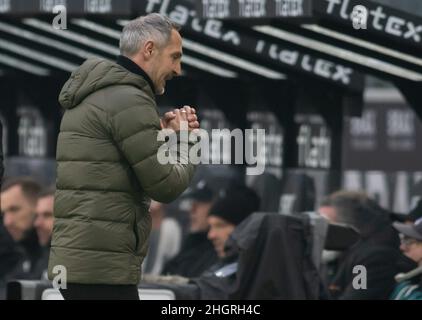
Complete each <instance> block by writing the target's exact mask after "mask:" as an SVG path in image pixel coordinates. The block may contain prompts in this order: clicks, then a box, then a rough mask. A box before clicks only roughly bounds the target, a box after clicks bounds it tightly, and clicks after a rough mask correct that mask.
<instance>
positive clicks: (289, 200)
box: [278, 194, 297, 214]
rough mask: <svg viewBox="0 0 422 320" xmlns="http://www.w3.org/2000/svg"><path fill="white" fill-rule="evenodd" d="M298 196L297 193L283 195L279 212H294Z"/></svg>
mask: <svg viewBox="0 0 422 320" xmlns="http://www.w3.org/2000/svg"><path fill="white" fill-rule="evenodd" d="M296 198H297V196H296V195H295V194H283V195H281V197H280V204H279V209H278V212H281V213H282V214H292V213H293V209H294V204H295V202H296Z"/></svg>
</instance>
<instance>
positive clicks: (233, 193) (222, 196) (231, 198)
mask: <svg viewBox="0 0 422 320" xmlns="http://www.w3.org/2000/svg"><path fill="white" fill-rule="evenodd" d="M259 206H260V199H259V197H258V195H257V194H256V193H255V191H253V190H252V189H250V188H248V187H246V186H239V185H232V186H230V187H228V188H227V189H225V190H222V191H221V192H220V193H219V195H218V196H217V199H216V200H215V202H214V204H213V206H212V207H211V209H210V212H209V214H208V223H209V225H210V229H209V231H208V239H209V240H210V241H211V242H212V243H213V245H214V249H215V251H216V252H217V255H218V257H219V258H224V256H225V252H224V245H225V243H226V241H227V239H228V238H229V237H230V235H231V234H232V233H233V231H234V229H235V228H236V226H237V225H239V224H240V223H241V222H242V221H243V220H244V219H246V218H247V217H248V216H249V215H251V214H252V213H253V212H255V211H258V210H259Z"/></svg>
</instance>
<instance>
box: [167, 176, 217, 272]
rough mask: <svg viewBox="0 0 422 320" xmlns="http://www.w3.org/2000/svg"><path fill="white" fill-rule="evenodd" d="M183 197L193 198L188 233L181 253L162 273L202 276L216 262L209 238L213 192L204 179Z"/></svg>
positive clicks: (168, 263) (169, 262)
mask: <svg viewBox="0 0 422 320" xmlns="http://www.w3.org/2000/svg"><path fill="white" fill-rule="evenodd" d="M183 197H184V198H187V199H191V201H192V202H191V208H190V211H189V218H190V226H189V234H188V235H187V237H186V239H185V240H184V241H183V245H182V248H181V250H180V253H179V254H178V255H177V256H175V257H174V258H173V259H171V260H170V261H168V262H167V263H166V265H165V267H164V269H163V272H162V273H163V274H172V275H180V276H184V277H189V278H191V277H197V276H199V275H200V274H201V273H203V272H204V271H205V270H206V269H208V268H209V267H210V266H212V265H213V264H214V263H215V262H217V255H216V253H215V251H214V248H213V245H212V243H211V242H210V241H209V240H208V238H207V233H208V229H209V225H208V220H207V219H208V212H209V211H210V208H211V205H212V201H213V197H214V193H213V191H212V190H211V188H210V187H209V186H208V185H207V183H206V182H205V180H201V181H199V182H198V183H197V184H196V186H195V187H194V188H193V189H191V190H188V191H187V193H186V194H185V195H184V196H183Z"/></svg>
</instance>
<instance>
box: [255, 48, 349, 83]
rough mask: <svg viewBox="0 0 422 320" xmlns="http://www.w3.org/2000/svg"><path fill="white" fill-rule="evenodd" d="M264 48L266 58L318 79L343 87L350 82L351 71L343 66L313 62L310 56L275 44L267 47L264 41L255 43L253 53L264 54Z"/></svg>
mask: <svg viewBox="0 0 422 320" xmlns="http://www.w3.org/2000/svg"><path fill="white" fill-rule="evenodd" d="M265 48H267V49H268V56H269V57H270V58H271V59H272V60H276V61H280V62H283V63H285V64H287V65H290V66H296V65H297V66H298V67H300V68H302V69H303V70H305V71H307V72H310V73H314V74H315V75H317V76H319V77H323V78H326V79H331V80H334V81H338V82H342V83H343V84H345V85H349V84H350V83H351V81H352V79H351V75H352V73H353V70H352V69H350V68H347V67H345V66H343V65H340V64H334V63H333V62H331V61H327V60H324V59H314V61H313V60H312V58H311V56H309V55H307V54H305V55H301V53H300V52H298V51H295V50H288V49H280V48H279V47H278V45H277V44H269V45H268V46H267V45H266V42H265V41H264V40H260V41H258V42H257V46H256V48H255V52H256V53H258V54H262V53H264V52H265Z"/></svg>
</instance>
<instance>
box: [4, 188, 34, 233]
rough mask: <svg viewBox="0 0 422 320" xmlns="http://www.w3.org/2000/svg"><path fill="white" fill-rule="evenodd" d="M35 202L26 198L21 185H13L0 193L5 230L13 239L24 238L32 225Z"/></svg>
mask: <svg viewBox="0 0 422 320" xmlns="http://www.w3.org/2000/svg"><path fill="white" fill-rule="evenodd" d="M34 211H35V203H32V202H31V201H30V200H29V199H27V198H26V197H25V196H24V194H23V192H22V188H21V186H14V187H11V188H9V189H8V190H6V191H4V192H2V193H1V213H2V217H3V223H4V226H5V227H6V229H7V231H8V232H9V233H10V235H11V236H12V238H13V239H14V240H15V241H20V240H22V239H23V238H24V236H25V232H26V231H28V230H29V229H30V228H31V227H32V223H33V220H34Z"/></svg>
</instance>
